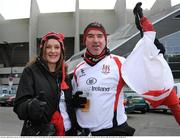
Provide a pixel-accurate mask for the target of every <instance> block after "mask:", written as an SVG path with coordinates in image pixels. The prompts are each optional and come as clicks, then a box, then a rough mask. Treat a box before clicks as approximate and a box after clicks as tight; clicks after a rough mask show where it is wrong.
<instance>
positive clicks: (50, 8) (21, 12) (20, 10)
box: [0, 0, 180, 19]
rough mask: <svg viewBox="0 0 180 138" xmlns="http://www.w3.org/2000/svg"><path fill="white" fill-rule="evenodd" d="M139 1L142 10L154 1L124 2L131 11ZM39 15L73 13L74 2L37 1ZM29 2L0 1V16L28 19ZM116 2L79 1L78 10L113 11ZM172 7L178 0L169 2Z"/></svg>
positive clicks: (103, 0) (129, 0)
mask: <svg viewBox="0 0 180 138" xmlns="http://www.w3.org/2000/svg"><path fill="white" fill-rule="evenodd" d="M138 1H141V2H142V3H143V5H142V8H143V9H150V8H151V7H152V5H153V4H154V2H155V1H156V0H126V7H127V8H128V9H132V8H133V7H134V6H135V4H136V3H137V2H138ZM37 2H38V5H39V9H40V12H41V13H53V12H74V11H75V3H76V0H37ZM30 3H31V0H0V14H1V15H2V16H3V17H4V18H5V19H18V18H29V15H30ZM115 3H116V0H79V8H80V9H114V5H115ZM171 3H172V6H174V5H176V4H179V3H180V0H171Z"/></svg>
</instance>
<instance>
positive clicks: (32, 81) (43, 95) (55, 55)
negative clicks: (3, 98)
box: [14, 32, 76, 136]
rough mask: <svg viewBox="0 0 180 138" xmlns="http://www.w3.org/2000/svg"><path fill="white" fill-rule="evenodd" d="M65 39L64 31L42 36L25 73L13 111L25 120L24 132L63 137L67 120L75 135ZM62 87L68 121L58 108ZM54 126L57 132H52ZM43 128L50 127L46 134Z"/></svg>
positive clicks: (25, 133) (74, 118) (22, 133)
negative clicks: (66, 71) (37, 50)
mask: <svg viewBox="0 0 180 138" xmlns="http://www.w3.org/2000/svg"><path fill="white" fill-rule="evenodd" d="M63 39H64V35H63V34H60V33H55V32H50V33H47V34H46V35H45V36H43V38H42V41H41V45H40V56H38V57H37V58H36V59H35V61H33V62H31V63H30V64H29V65H28V66H27V67H26V68H25V69H24V71H23V73H22V76H21V79H20V83H19V87H18V90H17V94H16V98H15V102H14V112H15V113H16V114H17V115H18V117H19V119H21V120H24V125H23V129H22V132H21V135H57V136H63V135H65V128H64V123H65V122H64V121H68V122H69V124H70V128H73V130H72V129H71V133H68V134H69V135H75V133H74V132H75V129H76V127H75V124H76V121H75V120H76V117H75V113H74V110H73V108H72V107H71V105H72V104H71V100H72V94H71V86H70V83H68V78H67V76H66V73H65V63H64V57H65V56H64V44H63ZM67 83H68V84H67ZM68 85H69V86H68ZM62 90H63V91H64V92H65V95H66V96H65V98H66V99H65V101H66V108H67V114H66V115H67V116H68V117H67V118H66V119H65V120H64V118H63V115H62V114H61V111H60V109H59V102H60V97H61V91H62ZM62 110H63V109H62ZM63 112H66V110H64V111H63ZM47 124H50V125H47ZM46 126H48V127H46ZM49 127H50V129H49ZM53 127H54V128H55V129H54V130H55V134H52V132H53V129H52V128H53ZM44 129H47V133H45V132H46V131H45V130H44ZM49 130H52V131H50V132H48V131H49Z"/></svg>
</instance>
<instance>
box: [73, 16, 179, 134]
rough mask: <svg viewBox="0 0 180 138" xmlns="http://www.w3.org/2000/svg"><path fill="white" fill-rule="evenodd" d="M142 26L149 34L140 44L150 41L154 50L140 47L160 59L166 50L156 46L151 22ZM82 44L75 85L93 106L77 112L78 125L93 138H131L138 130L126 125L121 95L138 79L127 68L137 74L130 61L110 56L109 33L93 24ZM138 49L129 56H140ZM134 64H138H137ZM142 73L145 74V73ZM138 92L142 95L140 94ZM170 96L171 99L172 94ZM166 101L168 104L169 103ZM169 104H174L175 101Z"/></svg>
mask: <svg viewBox="0 0 180 138" xmlns="http://www.w3.org/2000/svg"><path fill="white" fill-rule="evenodd" d="M140 25H141V27H142V29H143V31H144V32H146V33H145V34H144V36H143V38H142V40H140V42H145V41H147V43H152V45H151V47H150V48H151V49H152V50H151V51H150V50H149V51H150V52H148V49H147V48H148V47H145V45H144V47H142V46H139V47H140V48H141V50H143V48H144V49H145V50H144V51H146V52H147V54H151V52H154V53H152V54H154V55H155V54H157V55H158V54H159V52H162V51H163V50H162V47H158V46H159V45H158V46H157V45H154V39H155V31H154V28H153V26H152V24H151V22H150V21H149V20H148V19H147V18H146V17H144V16H143V17H142V18H141V20H140ZM83 43H84V45H85V46H86V52H85V53H84V55H83V59H84V61H83V62H81V63H80V64H78V65H77V66H76V68H75V69H74V75H73V80H72V85H73V89H74V94H75V95H76V96H79V95H80V94H82V92H83V93H86V95H88V97H87V99H89V101H90V102H89V103H90V105H89V109H88V111H87V110H86V112H83V110H81V109H77V112H76V115H77V121H78V123H79V125H80V126H81V127H82V128H85V129H88V130H89V131H90V132H91V134H92V135H93V136H128V135H129V136H132V135H133V134H134V131H135V129H134V128H132V127H130V126H129V125H128V124H127V122H126V121H127V116H126V114H125V108H124V105H123V98H124V94H123V91H122V88H123V86H124V84H125V82H126V83H127V84H128V85H129V84H132V83H129V82H130V80H132V81H133V80H136V78H135V79H134V78H132V77H131V74H128V75H127V72H125V71H124V70H125V69H127V67H128V70H132V72H130V73H133V71H134V68H133V66H130V67H129V65H130V64H129V58H128V59H127V61H125V58H123V57H120V56H117V55H113V54H110V52H109V49H108V48H107V34H106V31H105V29H104V27H103V26H102V25H101V24H100V23H97V22H93V23H90V24H89V25H88V26H87V27H86V29H85V30H84V37H83ZM138 44H139V42H138ZM143 44H145V43H143ZM139 47H136V48H135V52H134V51H133V53H132V54H131V55H130V59H131V58H132V57H133V56H134V55H137V54H136V53H137V49H138V48H139ZM156 47H157V48H159V49H160V50H158V49H157V48H156ZM138 52H139V51H138ZM140 52H141V51H140ZM142 53H143V52H142ZM138 58H139V57H137V60H138ZM135 62H136V63H137V62H138V61H135ZM143 62H144V61H143ZM148 62H149V61H148ZM150 62H151V61H150ZM127 65H128V66H127ZM121 66H122V67H121ZM142 67H143V66H142ZM140 68H141V66H140ZM150 68H151V67H150ZM122 69H123V70H122ZM122 71H123V72H122ZM122 73H123V74H122ZM143 73H144V74H146V72H143ZM170 74H171V73H170ZM124 81H125V82H124ZM155 81H156V80H154V82H155ZM138 83H139V84H141V82H137V83H136V85H137V84H138ZM149 84H152V82H150V81H149ZM159 85H160V84H159ZM130 86H131V85H130ZM132 86H134V85H132ZM142 87H145V86H142ZM132 88H133V87H132ZM169 90H170V89H169ZM136 92H139V91H138V90H137V91H136ZM168 94H169V95H171V92H169V93H168ZM172 94H174V92H172ZM167 96H168V95H167ZM174 96H175V95H174ZM174 96H171V97H174ZM79 98H81V96H79ZM165 101H166V102H167V100H166V99H165V100H164V102H165ZM164 102H163V103H164ZM169 103H172V101H170V102H169ZM173 104H174V103H173ZM171 105H172V104H171ZM83 106H85V105H84V103H83V102H82V104H80V107H81V108H82V107H83ZM156 106H157V104H156ZM176 109H177V108H176Z"/></svg>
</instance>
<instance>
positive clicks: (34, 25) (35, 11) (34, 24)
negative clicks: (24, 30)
mask: <svg viewBox="0 0 180 138" xmlns="http://www.w3.org/2000/svg"><path fill="white" fill-rule="evenodd" d="M39 13H40V11H39V7H38V4H37V1H36V0H31V10H30V21H29V59H32V58H34V57H35V56H36V55H37V41H36V38H37V34H38V15H39Z"/></svg>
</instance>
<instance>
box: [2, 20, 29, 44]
mask: <svg viewBox="0 0 180 138" xmlns="http://www.w3.org/2000/svg"><path fill="white" fill-rule="evenodd" d="M0 25H1V27H0V28H1V29H0V34H1V35H0V42H1V41H7V42H9V43H17V42H28V41H29V34H28V32H29V31H28V30H29V19H17V20H4V21H2V22H1V24H0Z"/></svg>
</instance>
